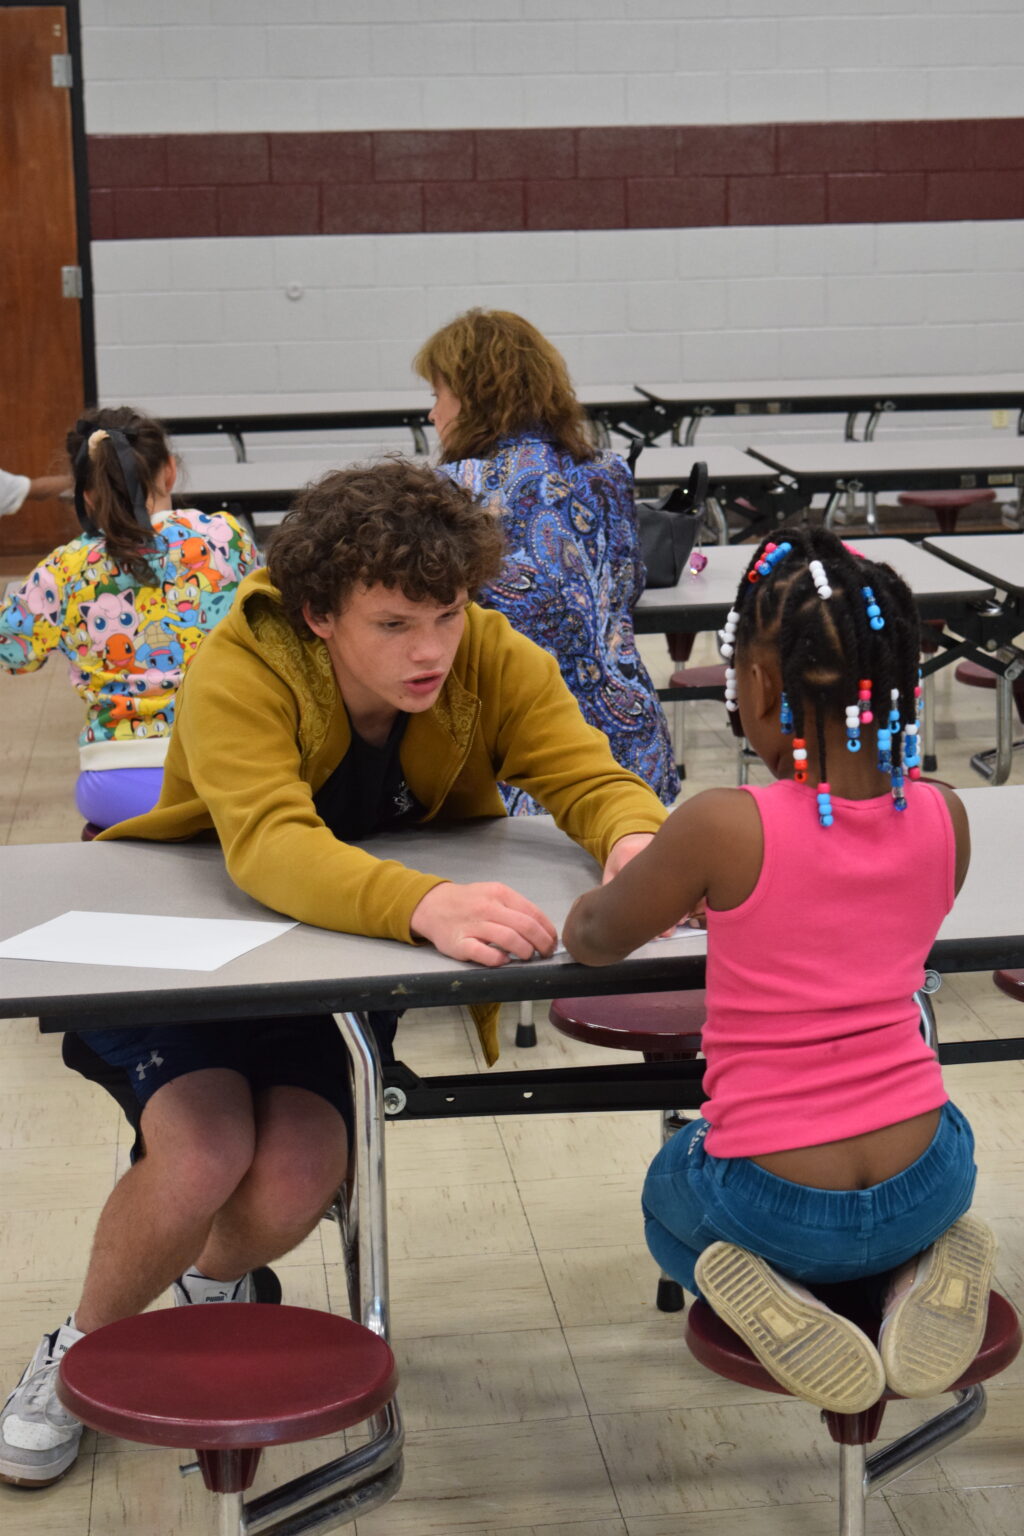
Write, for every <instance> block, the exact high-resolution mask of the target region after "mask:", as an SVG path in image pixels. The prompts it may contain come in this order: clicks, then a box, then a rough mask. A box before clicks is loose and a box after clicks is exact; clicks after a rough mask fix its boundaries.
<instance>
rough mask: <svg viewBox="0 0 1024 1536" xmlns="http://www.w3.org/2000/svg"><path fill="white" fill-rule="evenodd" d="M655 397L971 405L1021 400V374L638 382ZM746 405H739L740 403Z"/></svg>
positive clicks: (756, 403) (762, 404) (761, 408)
mask: <svg viewBox="0 0 1024 1536" xmlns="http://www.w3.org/2000/svg"><path fill="white" fill-rule="evenodd" d="M642 387H643V388H644V389H646V390H648V391H649V392H650V393H651V394H652V395H656V396H657V398H658V399H659V400H671V401H673V402H694V403H695V404H698V403H703V402H708V403H712V404H714V403H718V404H720V405H723V406H725V405H728V406H733V405H736V406H739V407H740V409H739V410H738V411H737V412H736V414H738V415H745V414H748V413H749V414H754V408H755V407H756V408H757V410H758V412H759V413H763V414H767V415H772V414H775V413H774V412H773V411H772V410H771V406H772V405H773V404H775V405H776V406H779V405H782V404H787V405H788V406H789V407H790V408H791V409H795V408H796V406H797V405H798V403H805V404H814V403H816V402H818V401H821V400H827V401H833V402H840V404H839V405H838V407H837V408H839V409H848V408H849V409H852V408H853V407H855V406H859V407H860V408H861V409H871V408H874V407H875V406H877V407H878V408H879V409H881V410H884V409H885V408H886V403H887V402H892V403H898V402H900V401H902V400H906V399H910V400H914V401H917V400H919V399H933V400H934V401H935V402H936V403H937V404H938V405H941V406H943V407H951V408H956V407H957V406H960V405H961V404H962V406H963V407H964V408H976V405H977V402H978V400H979V399H981V400H982V401H983V402H984V403H986V404H987V403H988V401H989V399H990V398H996V399H998V400H1000V401H1002V402H1003V403H1004V404H1006V405H1014V404H1017V403H1018V402H1024V373H989V374H975V375H973V376H971V377H966V378H965V377H963V376H961V375H956V374H949V375H945V376H944V375H941V374H925V375H909V374H908V375H902V376H895V377H893V376H890V377H882V378H862V379H850V378H835V379H718V380H709V379H695V380H690V379H688V380H684V381H679V382H673V383H669V384H643V386H642ZM744 406H746V407H747V409H746V410H744V409H742V407H744Z"/></svg>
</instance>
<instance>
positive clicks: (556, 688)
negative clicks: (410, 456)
mask: <svg viewBox="0 0 1024 1536" xmlns="http://www.w3.org/2000/svg"><path fill="white" fill-rule="evenodd" d="M501 560H502V538H501V532H500V524H499V522H498V519H497V518H495V517H494V515H493V514H492V513H491V512H490V511H488V510H487V509H486V508H484V507H482V506H480V505H479V504H477V503H476V502H475V501H474V500H473V499H472V498H471V497H470V496H469V494H468V493H467V492H466V491H464V490H463V489H462V488H461V487H459V486H457V485H455V484H454V483H452V482H451V481H449V480H447V479H443V478H441V477H439V476H437V475H435V474H434V472H433V471H432V470H430V469H426V468H421V467H418V466H416V465H413V464H410V463H407V462H405V461H402V460H387V461H385V462H383V463H380V464H377V465H374V466H371V467H369V468H363V469H349V470H344V471H338V472H336V473H334V474H330V475H327V476H325V477H324V479H322V480H320V481H319V482H318V483H316V484H314V485H312V486H310V487H308V488H307V489H306V490H305V491H304V492H302V493H301V494H300V496H299V497H298V499H297V501H296V503H295V504H294V506H293V508H292V510H291V512H290V513H289V514H288V516H287V517H286V518H285V520H284V522H283V523H282V525H281V527H280V529H279V530H278V532H277V533H276V534H275V536H274V539H273V541H272V543H271V546H270V550H269V569H268V570H264V571H257V572H254V573H253V574H252V575H251V576H249V577H247V578H246V580H245V581H244V582H243V583H242V584H241V586H240V587H239V589H238V593H237V596H236V599H235V602H234V605H233V607H232V609H231V611H230V613H229V614H228V615H227V616H226V617H225V618H224V619H223V620H222V621H221V623H220V624H219V625H218V627H217V628H216V629H215V630H214V631H213V632H212V633H211V634H210V635H209V636H208V637H207V639H206V640H205V641H204V642H203V645H202V646H201V647H200V649H199V651H198V652H197V654H196V656H195V659H194V661H193V662H192V664H191V666H190V668H189V671H188V674H187V676H186V678H185V681H184V683H183V685H182V688H181V690H180V692H179V695H178V708H177V719H176V723H175V730H174V734H173V736H172V738H171V744H170V748H169V751H168V755H167V759H166V764H165V769H164V783H163V793H162V794H161V797H160V800H159V802H158V804H157V805H156V807H155V808H154V810H152V811H151V812H149V813H148V814H147V815H145V816H141V817H137V818H136V819H135V820H133V821H128V822H122V823H121V824H120V825H119V826H117V827H115V828H111V829H110V830H109V832H107V833H106V834H104V835H105V836H107V837H139V838H149V839H156V840H176V839H182V838H189V837H194V836H197V835H200V834H203V833H206V834H209V833H211V832H213V833H215V834H216V836H217V837H218V839H219V841H220V844H221V847H222V849H223V851H224V857H225V861H226V864H227V868H228V871H229V873H230V875H231V877H232V879H233V880H234V881H235V883H236V884H237V885H238V886H240V887H241V888H242V889H243V890H244V891H246V892H248V893H249V894H250V895H251V896H254V897H256V898H257V899H258V900H259V901H262V902H263V903H265V904H266V905H267V906H269V907H272V908H274V909H275V910H276V911H279V912H283V913H286V914H287V915H288V916H290V917H294V918H298V919H300V920H301V921H303V922H306V923H313V924H316V925H317V926H319V927H322V928H329V929H335V930H338V931H340V932H346V933H361V934H366V935H369V936H378V937H381V938H390V939H399V940H403V941H405V942H407V943H411V942H416V941H426V942H428V943H431V944H433V945H434V946H435V947H436V948H437V949H439V950H440V951H441V952H442V953H443V954H447V955H452V956H454V957H455V958H456V959H460V960H471V961H475V962H477V963H479V964H481V965H487V966H499V965H503V964H505V963H506V961H507V960H508V958H509V957H517V958H520V959H528V958H529V957H530V956H531V955H532V954H533V953H534V951H539V952H540V953H541V954H550V953H551V951H552V950H553V948H554V945H555V942H556V937H557V935H556V931H555V928H554V925H553V924H552V922H551V921H550V919H549V918H548V917H547V916H546V915H545V913H543V912H542V911H541V910H540V909H539V908H538V907H536V906H535V905H534V904H533V902H531V901H528V900H527V899H526V898H525V897H524V896H521V895H520V894H519V893H518V892H516V891H514V890H511V889H510V888H509V887H507V886H504V885H501V884H499V883H497V882H495V881H489V880H482V881H479V882H472V883H469V884H456V883H453V882H450V881H445V880H444V879H442V878H441V877H439V876H437V875H432V874H428V873H425V872H421V871H419V870H416V869H412V868H407V867H405V866H403V865H400V864H398V863H396V862H395V861H393V860H387V859H378V858H376V857H374V855H373V854H372V853H371V852H368V851H366V850H365V849H363V848H357V847H353V846H352V843H353V842H355V841H357V840H359V841H361V840H364V839H366V838H368V837H371V836H372V835H373V834H374V833H375V832H379V831H382V830H386V829H388V828H392V827H399V826H406V825H414V824H417V823H424V822H430V821H433V820H435V819H438V820H445V821H452V820H459V821H462V820H466V819H470V818H473V817H484V816H501V815H503V814H504V810H503V804H502V800H501V797H500V795H499V793H498V788H497V785H498V783H499V781H502V782H506V783H510V784H515V785H521V786H522V787H523V788H524V789H526V790H528V791H529V793H530V794H531V795H532V796H533V797H534V798H535V799H537V800H538V801H540V803H541V804H542V805H543V806H544V807H545V808H546V809H547V810H549V811H550V812H551V814H552V815H553V816H554V818H555V819H556V821H557V822H558V824H559V826H560V827H561V828H562V830H563V831H564V832H566V833H567V834H568V835H569V836H570V837H571V838H573V839H574V840H575V841H576V842H577V843H579V844H580V845H581V846H582V847H584V848H586V849H587V850H588V851H589V852H591V853H592V854H593V856H594V857H595V859H596V860H597V861H598V863H600V864H602V865H603V868H604V876H605V878H606V879H610V878H611V877H612V876H614V875H615V874H616V873H617V871H618V870H619V869H621V868H622V867H623V865H624V864H626V863H627V862H628V860H629V859H630V858H632V857H633V855H634V854H636V853H637V852H639V850H640V849H641V848H642V847H644V846H645V845H646V844H647V843H648V842H649V840H650V838H651V837H652V835H653V834H654V832H655V831H656V830H657V829H658V827H659V826H660V825H661V823H662V821H663V820H664V819H665V817H666V815H667V814H668V813H667V811H666V809H665V808H664V807H663V806H662V805H661V803H660V801H659V800H658V799H657V797H656V796H655V795H654V794H653V793H652V792H651V790H649V789H648V788H647V787H646V786H645V785H644V784H643V783H642V782H641V781H640V780H639V779H637V778H635V777H634V776H633V775H632V774H630V773H628V772H627V771H626V770H625V769H623V768H620V767H619V765H618V764H617V763H616V761H615V759H614V758H613V757H612V754H611V751H610V750H609V747H608V744H607V741H606V740H605V738H604V736H603V735H602V734H601V733H600V732H598V731H596V730H594V729H593V728H592V727H590V726H588V725H587V724H586V723H585V722H584V720H583V717H582V715H581V714H580V711H579V708H578V706H577V704H576V701H575V699H574V698H573V696H572V694H571V693H570V692H569V691H568V689H567V688H566V686H565V684H564V683H563V682H562V679H561V676H560V674H559V670H558V664H557V662H556V661H555V660H554V658H553V657H551V656H549V655H548V654H547V652H545V651H543V650H541V649H540V648H539V647H538V646H536V645H534V644H533V642H532V641H530V640H527V639H525V638H524V637H523V636H521V635H519V634H517V633H516V632H515V631H514V630H513V629H512V628H511V627H510V625H509V623H508V621H507V620H506V619H505V618H504V616H503V615H502V614H500V613H497V612H493V611H488V610H484V609H482V608H479V607H477V606H476V605H475V604H474V603H473V602H472V600H471V599H472V596H473V594H474V593H475V592H476V591H477V589H478V588H479V587H481V586H483V585H485V584H486V583H487V582H489V581H491V580H493V578H494V577H495V576H496V575H497V573H498V570H499V568H500V565H501ZM424 851H425V855H426V856H429V845H428V846H427V848H425V850H424ZM480 1024H481V1037H482V1039H483V1042H484V1048H485V1050H486V1052H487V1056H488V1060H491V1061H493V1060H494V1059H495V1057H496V1056H497V1024H496V1019H495V1017H494V1010H491V1011H490V1013H489V1016H487V1017H484V1018H481V1020H480ZM67 1039H68V1042H69V1053H68V1054H69V1056H70V1057H71V1058H72V1059H74V1057H75V1056H76V1054H78V1055H80V1054H81V1047H82V1046H83V1045H84V1047H85V1050H86V1052H87V1053H89V1054H91V1057H92V1060H93V1061H96V1060H100V1061H101V1063H102V1064H103V1066H104V1067H105V1068H106V1069H107V1070H112V1071H115V1072H118V1071H120V1072H121V1073H122V1074H127V1075H130V1078H131V1082H132V1086H133V1089H134V1092H135V1097H136V1100H137V1103H138V1109H137V1112H136V1118H137V1120H138V1125H139V1131H140V1135H141V1140H142V1142H143V1143H144V1148H145V1156H144V1157H141V1158H139V1159H138V1160H137V1161H136V1162H135V1164H134V1166H133V1167H132V1168H131V1169H130V1170H129V1172H128V1173H126V1174H125V1176H124V1178H123V1179H122V1180H121V1181H120V1183H119V1184H118V1185H117V1186H116V1187H115V1189H114V1191H113V1193H112V1194H111V1196H110V1199H109V1200H108V1201H107V1204H106V1206H105V1207H104V1209H103V1211H102V1213H101V1215H100V1219H99V1224H98V1227H97V1233H96V1238H95V1242H94V1246H93V1251H92V1257H91V1260H90V1264H89V1269H88V1273H87V1275H86V1280H85V1286H84V1289H83V1292H82V1298H81V1300H80V1302H79V1304H78V1306H77V1307H76V1309H75V1311H74V1313H73V1314H72V1316H71V1317H70V1318H69V1319H68V1322H67V1323H66V1324H65V1325H63V1326H62V1327H59V1328H57V1329H56V1330H55V1331H54V1332H53V1333H52V1334H47V1335H45V1336H44V1338H43V1341H42V1343H41V1344H40V1346H39V1349H38V1350H37V1351H36V1355H35V1357H34V1358H33V1360H32V1362H31V1364H30V1365H29V1367H28V1369H27V1370H26V1373H25V1376H24V1377H23V1378H22V1382H21V1383H20V1384H19V1386H18V1388H17V1389H16V1390H15V1392H14V1394H13V1395H12V1397H11V1399H10V1400H9V1402H8V1405H7V1407H6V1409H5V1410H4V1413H3V1421H2V1427H0V1478H4V1479H6V1480H8V1481H14V1482H19V1483H23V1484H29V1485H35V1486H41V1485H42V1484H45V1483H48V1482H52V1481H54V1479H55V1478H57V1477H59V1476H60V1475H61V1474H62V1473H63V1472H64V1471H66V1470H67V1468H68V1467H69V1466H70V1465H71V1464H72V1462H73V1461H74V1459H75V1456H76V1455H77V1450H78V1440H79V1437H80V1434H81V1426H80V1425H79V1424H78V1423H77V1421H76V1420H74V1419H73V1418H72V1417H71V1416H70V1415H69V1414H67V1412H66V1411H65V1410H64V1409H63V1408H62V1407H61V1405H60V1403H59V1402H58V1400H57V1398H56V1395H55V1392H54V1380H55V1376H56V1369H55V1367H56V1364H57V1363H58V1361H59V1359H60V1356H61V1355H62V1354H63V1353H64V1352H65V1351H66V1350H67V1349H68V1348H70V1347H71V1345H72V1344H73V1343H74V1342H75V1340H76V1339H77V1338H79V1337H80V1336H81V1334H82V1333H84V1332H87V1331H89V1330H90V1329H93V1328H98V1327H100V1326H101V1325H103V1324H105V1323H108V1322H113V1321H114V1320H115V1319H116V1318H119V1317H124V1316H127V1315H131V1314H133V1313H135V1312H138V1311H141V1310H142V1309H143V1308H144V1307H146V1306H148V1305H149V1304H150V1302H152V1301H153V1300H154V1299H155V1298H156V1297H157V1296H158V1295H160V1293H161V1292H162V1291H163V1290H165V1289H166V1288H167V1287H168V1286H169V1285H171V1284H172V1283H173V1285H174V1292H175V1300H176V1302H177V1303H179V1304H183V1303H188V1302H194V1301H207V1300H211V1301H212V1300H223V1299H225V1298H231V1299H248V1298H250V1297H251V1296H252V1295H253V1282H252V1272H253V1271H254V1270H256V1269H258V1268H260V1267H261V1266H264V1265H266V1264H267V1263H269V1262H270V1261H271V1260H272V1259H274V1258H275V1257H279V1256H280V1255H281V1254H283V1253H287V1252H288V1251H289V1250H290V1249H292V1248H294V1247H295V1246H296V1244H297V1243H299V1242H300V1241H301V1240H302V1239H303V1238H304V1237H305V1236H306V1234H307V1233H308V1232H310V1231H311V1230H312V1228H313V1227H314V1226H315V1225H316V1222H317V1221H318V1220H319V1218H320V1216H321V1214H322V1212H323V1211H324V1209H325V1208H326V1207H327V1205H328V1204H329V1203H330V1201H331V1200H332V1198H333V1197H334V1194H335V1192H336V1191H337V1189H338V1187H339V1185H340V1184H341V1182H342V1180H343V1178H344V1175H345V1170H346V1159H347V1150H348V1125H349V1123H350V1116H351V1110H350V1105H349V1101H348V1090H347V1070H346V1061H345V1053H344V1048H343V1046H342V1044H341V1041H340V1037H339V1035H338V1031H337V1029H336V1027H335V1025H334V1022H333V1020H332V1019H331V1018H330V1017H329V1016H328V1017H313V1018H300V1019H296V1018H281V1019H272V1020H262V1021H261V1020H250V1021H246V1022H245V1023H243V1024H241V1025H224V1024H213V1023H207V1024H201V1023H200V1024H182V1025H178V1026H170V1027H167V1028H154V1029H142V1030H123V1029H115V1030H106V1031H100V1032H95V1033H91V1034H87V1035H85V1036H84V1037H80V1038H79V1039H78V1040H75V1039H74V1037H70V1036H69V1037H67ZM140 1067H141V1068H142V1070H141V1071H140V1070H139V1069H140ZM175 1277H177V1278H175Z"/></svg>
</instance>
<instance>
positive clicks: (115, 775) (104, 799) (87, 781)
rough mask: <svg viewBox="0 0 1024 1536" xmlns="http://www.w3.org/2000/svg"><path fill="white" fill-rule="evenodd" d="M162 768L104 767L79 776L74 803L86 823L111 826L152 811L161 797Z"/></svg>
mask: <svg viewBox="0 0 1024 1536" xmlns="http://www.w3.org/2000/svg"><path fill="white" fill-rule="evenodd" d="M163 778H164V771H163V769H162V768H104V769H103V770H102V772H96V771H95V770H93V771H91V772H86V773H80V774H79V775H78V782H77V784H76V785H75V804H76V805H77V806H78V810H79V813H80V814H81V815H82V816H83V817H84V818H85V820H86V821H91V822H92V824H93V826H96V827H112V826H114V825H115V824H116V823H117V822H119V821H127V820H128V818H129V816H142V815H144V814H145V812H146V811H151V810H152V809H153V807H154V805H156V802H157V801H158V800H159V798H160V786H161V784H162V783H163Z"/></svg>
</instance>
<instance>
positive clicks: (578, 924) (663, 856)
mask: <svg viewBox="0 0 1024 1536" xmlns="http://www.w3.org/2000/svg"><path fill="white" fill-rule="evenodd" d="M760 825H761V823H760V817H759V816H758V813H757V807H756V805H755V803H754V800H753V799H752V797H751V796H750V795H747V794H745V793H744V792H743V791H742V790H736V789H708V790H705V791H704V792H703V794H699V795H695V796H694V797H693V799H692V800H687V801H686V802H685V804H683V805H681V806H679V808H678V809H677V810H675V811H673V812H672V815H671V816H670V817H669V818H668V820H667V821H666V822H665V824H664V826H663V827H662V828H661V829H660V831H659V832H658V833H657V834H656V836H655V838H654V840H653V842H651V843H650V845H649V846H648V847H647V848H645V849H643V851H642V852H641V853H638V854H637V855H636V857H635V858H633V859H631V860H630V861H629V863H628V864H627V865H626V866H625V868H624V869H622V870H620V871H619V873H618V874H617V875H616V876H615V878H614V879H613V880H610V881H609V882H608V884H607V885H603V886H599V887H598V888H597V889H595V890H592V891H587V892H586V894H585V895H583V896H580V897H579V899H578V900H577V901H576V902H574V903H573V907H572V910H571V911H570V913H569V916H568V917H567V918H566V921H565V928H564V930H563V932H562V942H563V943H564V944H565V947H566V949H567V950H568V951H569V953H570V954H571V955H572V956H573V958H574V959H576V960H580V961H582V962H583V964H584V965H608V964H610V963H611V962H612V961H613V960H621V959H622V958H623V956H625V955H628V954H631V953H632V951H633V950H634V949H639V947H640V945H641V944H646V943H647V942H648V940H649V939H653V938H655V937H656V936H657V935H658V934H659V933H664V932H665V931H666V929H671V928H672V927H673V926H674V925H675V924H676V923H678V922H679V920H680V919H681V918H683V917H685V916H686V914H687V912H689V911H691V910H692V908H693V907H695V906H696V904H697V903H698V902H699V901H700V900H701V898H702V897H706V898H708V900H709V901H710V903H711V905H712V906H713V907H718V908H722V909H725V908H729V907H734V906H738V905H739V903H740V902H741V901H744V900H746V898H747V896H749V894H750V892H751V891H752V890H753V888H754V886H755V885H756V883H757V877H758V874H759V873H760V868H761V845H760V837H759V834H760Z"/></svg>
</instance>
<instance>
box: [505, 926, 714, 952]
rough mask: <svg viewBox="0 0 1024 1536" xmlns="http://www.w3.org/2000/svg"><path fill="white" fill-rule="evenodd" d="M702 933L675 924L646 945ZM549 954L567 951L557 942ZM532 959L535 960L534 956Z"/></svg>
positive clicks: (688, 937)
mask: <svg viewBox="0 0 1024 1536" xmlns="http://www.w3.org/2000/svg"><path fill="white" fill-rule="evenodd" d="M704 931H705V930H704V929H703V928H691V927H690V925H689V923H677V924H676V926H675V927H674V928H673V929H672V932H671V933H658V934H655V936H654V938H653V939H649V940H648V943H649V944H661V943H663V942H664V940H666V939H694V938H696V937H697V935H698V934H699V933H703V932H704ZM551 953H552V954H553V955H564V954H566V953H567V950H566V947H565V945H564V944H562V943H561V942H559V943H558V944H556V945H555V947H554V949H553V950H552V951H551ZM534 958H535V959H536V956H534Z"/></svg>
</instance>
